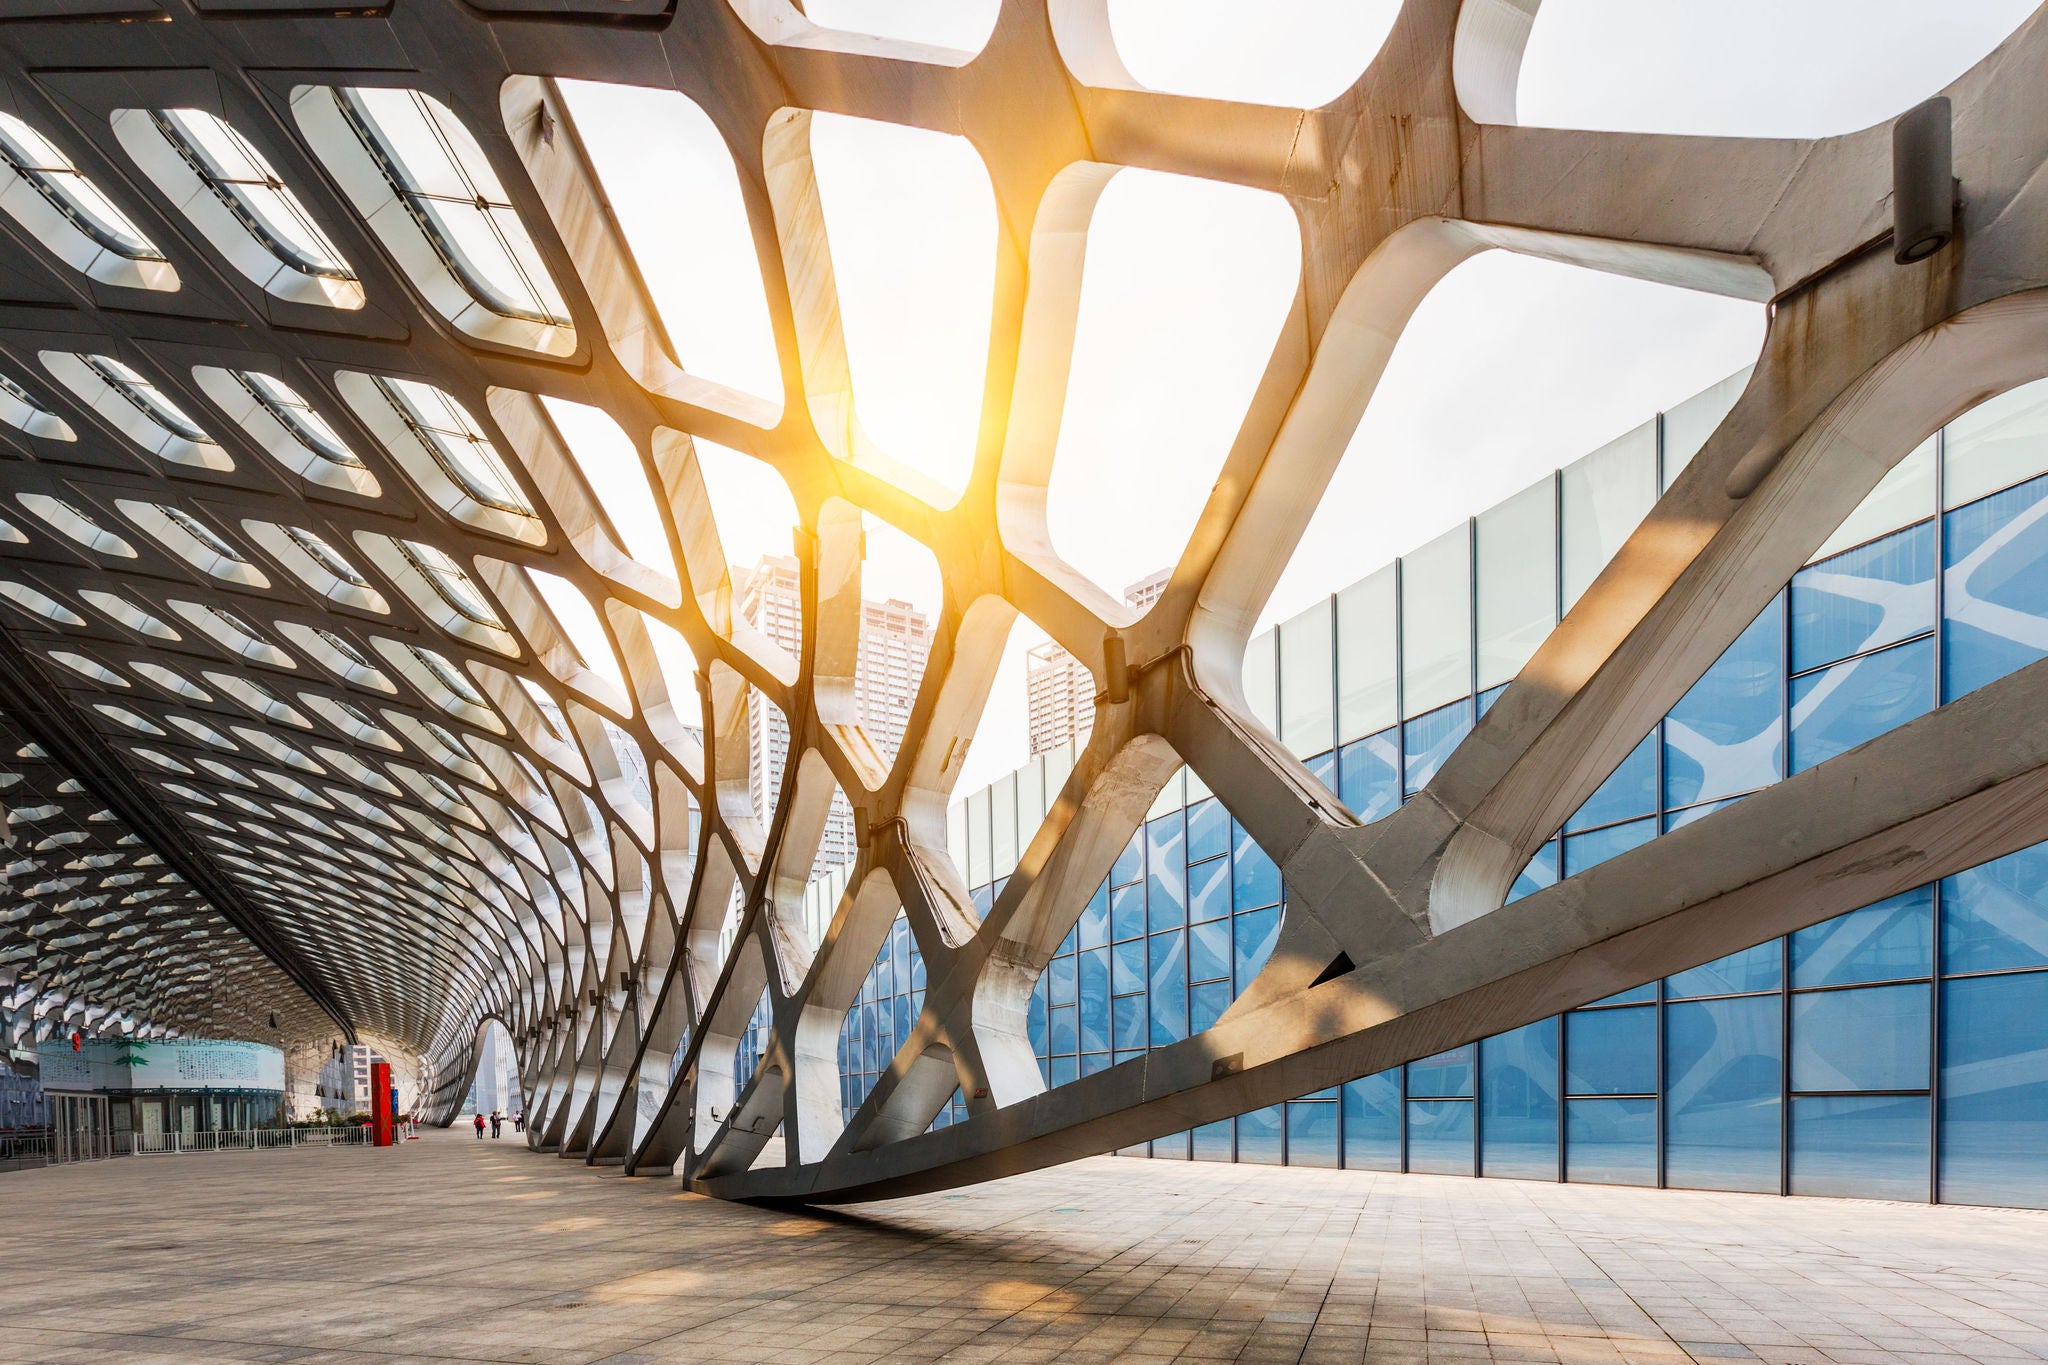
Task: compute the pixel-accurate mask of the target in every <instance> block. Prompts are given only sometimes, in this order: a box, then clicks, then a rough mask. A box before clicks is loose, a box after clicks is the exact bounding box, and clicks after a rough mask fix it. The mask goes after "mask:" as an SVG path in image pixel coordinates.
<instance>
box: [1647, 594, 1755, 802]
mask: <svg viewBox="0 0 2048 1365" xmlns="http://www.w3.org/2000/svg"><path fill="white" fill-rule="evenodd" d="M1784 619H1785V613H1784V598H1783V597H1782V596H1779V597H1775V598H1773V599H1771V604H1770V605H1769V606H1767V607H1765V608H1764V609H1763V611H1762V612H1761V613H1759V614H1758V616H1757V618H1756V620H1754V621H1752V622H1751V623H1750V625H1749V628H1748V629H1747V630H1744V631H1743V632H1742V634H1741V635H1739V636H1737V637H1736V640H1735V643H1734V644H1732V645H1730V646H1729V647H1728V649H1727V652H1726V653H1724V654H1722V655H1721V657H1720V658H1719V659H1717V660H1715V661H1714V666H1713V667H1712V668H1709V669H1708V670H1707V671H1706V673H1704V674H1703V675H1702V676H1701V677H1700V680H1699V681H1698V682H1696V683H1694V684H1693V685H1692V690H1691V691H1689V692H1687V693H1686V694H1685V696H1684V697H1682V698H1680V699H1679V703H1678V705H1676V706H1674V707H1672V708H1671V711H1670V713H1669V714H1668V715H1666V716H1665V718H1664V804H1665V806H1666V807H1667V808H1674V807H1678V806H1690V805H1692V804H1693V803H1694V802H1695V801H1713V800H1718V799H1719V798H1721V797H1723V796H1734V795H1736V794H1737V793H1740V792H1745V791H1749V790H1750V789H1752V788H1755V787H1762V786H1767V785H1769V784H1770V783H1773V782H1776V781H1777V780H1778V779H1779V778H1780V777H1782V776H1783V775H1784V771H1783V765H1784V742H1783V721H1784V697H1783V690H1784V685H1785V660H1784V641H1783V630H1784Z"/></svg>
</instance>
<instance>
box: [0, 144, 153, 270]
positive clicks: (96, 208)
mask: <svg viewBox="0 0 2048 1365" xmlns="http://www.w3.org/2000/svg"><path fill="white" fill-rule="evenodd" d="M0 168H4V171H0V180H4V181H7V182H11V183H7V184H5V185H0V208H5V209H6V210H7V212H8V213H9V214H10V215H11V216H12V217H13V218H14V219H15V221H16V222H18V223H20V224H21V225H22V226H23V227H25V228H27V229H28V230H29V231H30V232H31V233H33V234H34V235H35V236H36V238H37V240H38V241H40V242H42V244H43V245H44V246H45V247H48V248H49V249H50V250H51V251H53V252H55V253H56V254H57V255H58V256H59V257H61V258H63V260H64V261H65V262H66V263H67V264H69V265H70V266H72V267H73V268H74V269H76V270H79V271H82V272H84V273H85V274H86V275H88V276H90V277H91V278H93V279H96V280H99V281H101V282H102V283H106V284H118V285H128V286H131V287H135V288H142V289H159V290H174V289H176V288H177V287H178V272H177V271H176V270H174V269H172V268H171V265H170V262H169V261H167V260H166V259H165V258H164V254H163V252H162V251H161V250H160V249H159V248H158V247H157V245H156V243H154V242H152V241H151V240H150V239H149V238H148V237H147V236H146V235H144V233H143V231H142V229H141V228H139V227H137V226H136V225H135V223H134V222H133V221H132V220H131V219H130V218H129V217H128V216H127V215H126V214H124V213H122V212H121V210H119V209H118V208H115V207H114V205H113V202H112V201H111V200H109V199H108V198H107V197H106V195H104V194H102V193H101V192H100V189H99V187H98V186H97V185H95V184H93V183H92V181H91V180H89V179H87V178H86V176H85V174H84V173H83V172H81V171H80V170H79V169H78V167H77V166H76V165H74V164H73V163H72V161H71V158H69V157H67V156H65V155H64V153H63V152H61V151H59V150H58V149H57V147H56V145H55V144H54V143H52V142H51V141H50V140H49V139H48V138H46V137H44V136H43V135H42V134H41V133H39V132H37V131H36V130H35V129H34V128H32V127H30V126H29V125H28V124H27V123H25V122H23V121H22V120H21V119H19V118H17V117H15V116H14V115H13V114H9V113H6V112H4V111H0Z"/></svg>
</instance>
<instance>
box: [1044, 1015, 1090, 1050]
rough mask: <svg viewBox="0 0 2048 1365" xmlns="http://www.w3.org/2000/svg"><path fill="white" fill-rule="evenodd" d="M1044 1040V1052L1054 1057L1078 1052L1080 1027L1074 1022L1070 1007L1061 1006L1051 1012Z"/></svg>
mask: <svg viewBox="0 0 2048 1365" xmlns="http://www.w3.org/2000/svg"><path fill="white" fill-rule="evenodd" d="M1046 1040H1047V1041H1046V1051H1047V1052H1049V1053H1050V1054H1052V1055H1053V1056H1055V1057H1060V1056H1065V1055H1067V1054H1069V1053H1073V1052H1078V1051H1080V1041H1081V1034H1080V1026H1079V1025H1078V1024H1077V1023H1076V1022H1075V1020H1074V1007H1073V1006H1072V1005H1061V1006H1059V1007H1058V1008H1056V1009H1054V1010H1053V1011H1052V1014H1051V1023H1050V1025H1049V1026H1048V1027H1047V1029H1046Z"/></svg>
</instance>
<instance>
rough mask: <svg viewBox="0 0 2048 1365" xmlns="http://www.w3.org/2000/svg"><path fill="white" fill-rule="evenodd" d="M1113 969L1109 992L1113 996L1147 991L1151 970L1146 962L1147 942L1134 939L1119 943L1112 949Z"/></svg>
mask: <svg viewBox="0 0 2048 1365" xmlns="http://www.w3.org/2000/svg"><path fill="white" fill-rule="evenodd" d="M1110 953H1111V954H1112V956H1111V959H1110V960H1111V963H1112V965H1111V968H1110V985H1109V992H1110V994H1111V995H1129V994H1131V993H1132V992H1133V991H1142V990H1144V989H1145V978H1146V977H1147V976H1148V975H1150V974H1151V968H1150V967H1149V966H1148V965H1147V964H1146V962H1145V940H1144V939H1142V938H1134V939H1131V940H1129V941H1127V942H1124V943H1119V944H1117V945H1116V947H1114V948H1112V949H1110Z"/></svg>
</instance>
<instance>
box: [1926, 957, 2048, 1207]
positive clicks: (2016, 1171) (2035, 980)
mask: <svg viewBox="0 0 2048 1365" xmlns="http://www.w3.org/2000/svg"><path fill="white" fill-rule="evenodd" d="M1941 1054H1942V1056H1941V1197H1942V1198H1943V1199H1945V1200H1951V1201H1954V1202H1956V1203H1960V1204H2019V1205H2025V1206H2027V1207H2030V1208H2048V972H2021V973H2017V974H2014V975H2011V976H1982V977H1974V978H1971V979H1970V980H1967V981H1951V982H1949V983H1948V984H1947V985H1946V986H1944V987H1943V988H1942V1000H1941Z"/></svg>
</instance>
